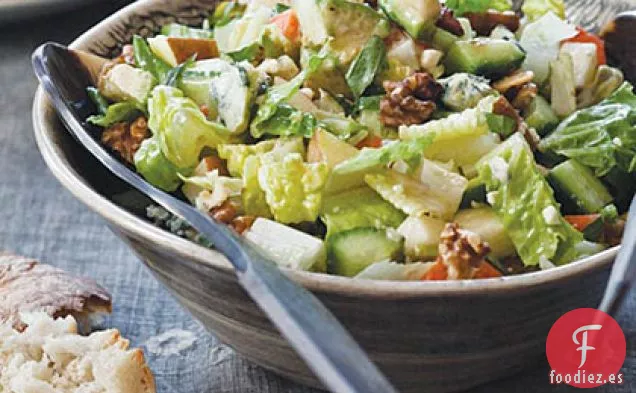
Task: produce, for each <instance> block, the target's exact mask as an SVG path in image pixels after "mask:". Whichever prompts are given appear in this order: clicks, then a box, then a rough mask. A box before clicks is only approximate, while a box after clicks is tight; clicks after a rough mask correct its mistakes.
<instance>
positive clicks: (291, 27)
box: [271, 9, 300, 41]
mask: <svg viewBox="0 0 636 393" xmlns="http://www.w3.org/2000/svg"><path fill="white" fill-rule="evenodd" d="M271 22H272V23H273V24H275V25H276V26H278V27H279V28H280V29H281V31H282V32H283V35H284V36H285V37H287V38H288V39H290V40H291V41H298V40H299V39H300V22H299V21H298V16H297V15H296V12H295V11H294V10H292V9H290V10H287V11H285V12H282V13H280V14H278V15H276V16H274V17H273V18H272V20H271Z"/></svg>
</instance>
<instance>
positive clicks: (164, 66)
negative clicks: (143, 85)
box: [133, 35, 172, 83]
mask: <svg viewBox="0 0 636 393" xmlns="http://www.w3.org/2000/svg"><path fill="white" fill-rule="evenodd" d="M133 50H134V53H135V65H136V66H137V67H139V68H141V69H142V70H144V71H147V72H149V73H151V74H152V76H153V77H154V78H155V81H156V82H158V83H161V82H162V81H164V80H165V79H166V76H167V75H168V73H169V72H170V70H171V69H172V67H170V65H169V64H168V63H166V62H165V61H163V60H161V59H160V58H159V57H157V56H156V55H155V54H154V53H152V50H150V46H148V43H147V42H146V40H145V39H144V38H142V37H141V36H138V35H136V36H134V37H133Z"/></svg>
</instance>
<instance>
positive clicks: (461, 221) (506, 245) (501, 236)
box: [455, 207, 515, 258]
mask: <svg viewBox="0 0 636 393" xmlns="http://www.w3.org/2000/svg"><path fill="white" fill-rule="evenodd" d="M455 222H456V223H457V224H458V225H459V226H460V227H461V228H463V229H467V230H469V231H471V232H475V233H476V234H478V235H479V236H481V238H482V239H483V240H485V241H486V242H488V244H489V245H490V248H491V255H492V256H493V257H495V258H504V257H508V256H512V255H515V246H514V244H513V243H512V241H511V240H510V237H509V236H508V234H507V233H506V229H505V228H504V226H503V223H502V222H501V220H500V219H499V217H498V216H497V214H495V212H494V211H493V210H492V209H491V208H490V207H479V208H476V209H466V210H461V211H459V212H458V213H457V215H456V216H455Z"/></svg>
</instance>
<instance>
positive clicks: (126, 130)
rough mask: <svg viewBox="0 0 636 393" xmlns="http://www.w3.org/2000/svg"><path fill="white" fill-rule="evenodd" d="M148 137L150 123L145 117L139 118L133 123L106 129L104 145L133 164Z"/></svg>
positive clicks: (103, 135)
mask: <svg viewBox="0 0 636 393" xmlns="http://www.w3.org/2000/svg"><path fill="white" fill-rule="evenodd" d="M148 136H149V131H148V122H147V121H146V118H145V117H143V116H139V117H138V118H137V119H135V120H134V121H133V122H132V123H117V124H114V125H112V126H111V127H109V128H107V129H105V130H104V132H103V133H102V143H103V144H104V145H106V146H108V147H110V148H111V149H112V150H114V151H116V152H117V153H119V155H120V156H121V157H122V158H123V159H124V160H126V161H127V162H128V163H130V164H133V163H134V162H135V153H136V152H137V150H139V146H141V142H143V141H144V139H146V138H147V137H148Z"/></svg>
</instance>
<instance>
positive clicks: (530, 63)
mask: <svg viewBox="0 0 636 393" xmlns="http://www.w3.org/2000/svg"><path fill="white" fill-rule="evenodd" d="M577 34H578V31H577V30H576V27H574V26H573V25H571V24H569V23H567V22H565V21H563V20H561V19H559V17H557V16H556V15H554V13H553V12H551V11H550V12H548V13H546V14H545V15H543V16H542V17H541V18H539V19H538V20H536V21H535V22H532V23H530V24H528V25H527V26H526V27H525V28H524V29H523V33H521V38H520V39H519V44H520V45H521V47H522V48H523V49H524V50H525V51H526V53H527V56H526V59H525V61H524V62H523V64H522V68H523V69H524V70H530V71H532V72H534V81H535V82H536V83H538V84H543V83H544V82H545V81H547V80H548V76H549V74H550V62H551V61H554V60H556V58H557V57H558V55H559V48H560V44H561V41H563V40H565V39H567V38H571V37H574V36H575V35H577Z"/></svg>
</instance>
